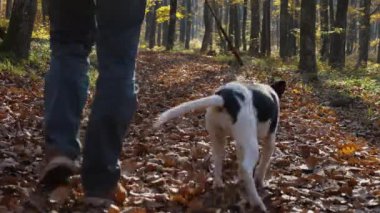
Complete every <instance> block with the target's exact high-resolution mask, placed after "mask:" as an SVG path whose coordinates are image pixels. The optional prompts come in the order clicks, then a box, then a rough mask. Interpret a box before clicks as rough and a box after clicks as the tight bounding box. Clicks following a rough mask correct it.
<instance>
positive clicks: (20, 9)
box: [0, 0, 37, 59]
mask: <svg viewBox="0 0 380 213" xmlns="http://www.w3.org/2000/svg"><path fill="white" fill-rule="evenodd" d="M36 12H37V0H15V1H14V5H13V9H12V16H11V19H10V21H9V27H8V32H7V35H6V36H5V39H4V42H3V43H2V44H1V47H0V49H1V51H7V52H11V53H13V54H14V55H15V56H16V57H17V58H18V59H25V58H27V57H28V56H29V51H30V43H31V40H32V31H33V26H34V20H35V17H36Z"/></svg>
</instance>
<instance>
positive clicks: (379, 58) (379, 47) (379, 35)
mask: <svg viewBox="0 0 380 213" xmlns="http://www.w3.org/2000/svg"><path fill="white" fill-rule="evenodd" d="M377 31H378V32H377V39H379V40H380V24H378V27H377ZM377 63H379V64H380V42H379V44H377Z"/></svg>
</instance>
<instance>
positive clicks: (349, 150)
mask: <svg viewBox="0 0 380 213" xmlns="http://www.w3.org/2000/svg"><path fill="white" fill-rule="evenodd" d="M138 66H139V72H138V81H139V90H140V93H139V110H138V112H137V114H136V117H135V121H134V123H133V124H132V125H131V127H130V131H129V134H128V139H127V141H126V142H125V143H124V151H123V154H122V167H123V177H122V183H123V185H124V186H125V187H126V188H127V191H128V201H127V203H126V204H125V205H124V206H121V209H124V210H125V212H128V211H129V212H131V211H132V210H133V208H132V207H134V206H136V207H142V208H144V209H145V210H147V211H148V212H157V211H164V212H184V211H189V210H191V211H193V212H195V211H198V212H206V211H207V212H215V211H217V210H218V209H221V210H223V211H226V210H231V211H234V210H236V209H237V208H238V206H237V203H238V202H239V201H240V200H241V196H240V190H239V187H237V185H236V184H235V181H234V180H235V178H234V177H235V176H236V163H235V154H234V150H235V148H234V144H233V143H228V146H227V147H226V150H227V156H226V159H225V162H224V180H225V181H226V183H227V186H226V189H224V190H219V191H216V190H213V189H212V188H211V184H212V178H211V177H212V175H211V172H212V165H211V155H210V145H209V139H208V136H207V132H206V131H205V129H204V119H203V117H204V116H203V113H202V112H197V113H194V114H191V115H188V116H186V117H183V118H179V119H176V120H175V121H172V122H169V123H168V124H167V125H166V126H165V127H164V128H161V129H160V130H154V129H152V127H151V124H152V121H153V119H154V118H155V117H156V116H157V114H158V113H159V112H161V111H163V110H165V109H167V108H169V107H170V106H173V105H175V104H178V103H181V102H183V101H187V100H189V99H194V98H197V97H203V96H206V95H209V94H210V93H212V91H213V90H214V89H216V88H217V87H218V86H220V85H221V84H223V83H225V82H228V81H230V80H233V79H235V78H236V76H244V77H245V78H246V79H247V80H253V79H259V80H264V79H266V78H267V75H268V74H267V73H263V72H259V71H257V70H255V68H254V67H248V68H245V69H243V70H236V69H232V68H230V67H229V66H227V65H225V64H222V63H218V62H215V61H213V60H211V59H210V58H207V57H200V56H194V55H186V54H178V53H177V54H168V53H153V52H142V53H141V55H140V57H139V59H138ZM271 75H275V76H276V77H281V78H284V79H286V80H287V81H288V82H289V87H288V88H287V91H286V93H285V95H284V97H283V100H282V105H281V108H282V112H281V124H280V125H281V128H280V130H279V133H278V139H277V145H276V147H277V148H276V151H275V154H274V156H273V158H272V159H273V160H272V164H271V172H270V175H269V177H268V178H267V181H266V185H267V195H266V196H265V203H266V204H267V206H268V207H269V209H270V210H271V212H298V211H299V212H303V211H304V210H314V211H322V212H350V211H353V210H355V209H357V210H360V211H359V212H371V211H372V212H376V211H380V208H379V205H380V161H379V157H380V152H379V150H378V149H376V148H373V147H372V146H371V145H370V144H368V143H367V141H368V138H366V137H356V136H355V134H352V132H351V131H352V128H345V126H347V124H346V123H345V122H347V120H345V119H344V117H343V118H342V116H341V113H340V112H339V111H336V109H334V108H330V107H327V106H324V105H323V104H321V103H320V102H321V100H320V99H319V98H318V97H317V96H315V95H313V91H312V90H310V89H309V88H308V87H305V86H304V85H302V84H301V83H298V82H299V81H298V79H297V76H296V75H295V74H292V72H290V71H283V72H281V73H279V72H274V73H271ZM0 84H1V85H4V87H3V86H1V87H0V95H1V96H0V97H1V98H2V99H4V102H3V101H1V102H3V103H1V104H2V105H0V121H1V126H0V212H1V211H2V210H8V211H9V210H15V209H17V208H18V206H19V203H20V202H22V200H23V199H24V198H25V197H26V196H27V194H28V189H30V188H31V187H32V186H33V184H34V183H35V180H36V178H37V171H38V162H39V161H40V160H41V158H42V154H43V152H42V148H41V147H42V145H43V144H42V141H43V137H42V131H41V127H42V118H41V112H42V111H41V110H42V104H43V102H42V83H41V81H40V80H37V81H30V80H28V79H26V78H22V79H19V78H12V79H9V77H8V76H6V75H4V74H0ZM353 128H354V127H353ZM373 140H377V139H376V138H373ZM372 142H373V141H372ZM375 142H376V141H375ZM81 196H82V194H81V189H80V188H74V189H73V190H72V192H71V196H70V199H69V200H68V201H67V202H66V203H65V204H64V205H61V206H59V205H52V207H51V208H55V209H56V208H60V209H61V211H63V212H66V211H67V212H71V211H73V209H74V210H75V209H78V208H80V207H79V206H80V203H81V202H80V198H81ZM135 210H137V209H135ZM140 210H142V209H140Z"/></svg>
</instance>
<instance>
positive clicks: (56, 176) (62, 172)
mask: <svg viewBox="0 0 380 213" xmlns="http://www.w3.org/2000/svg"><path fill="white" fill-rule="evenodd" d="M77 171H78V167H77V166H76V165H75V162H74V161H73V160H71V159H70V158H68V157H66V156H55V157H52V158H51V159H50V160H48V163H47V165H46V167H45V168H44V169H43V171H42V173H41V176H40V179H39V181H38V183H39V185H40V186H41V187H42V188H44V189H45V190H47V191H51V190H53V189H55V188H57V187H58V186H62V185H68V184H69V177H70V176H72V175H74V174H75V173H77Z"/></svg>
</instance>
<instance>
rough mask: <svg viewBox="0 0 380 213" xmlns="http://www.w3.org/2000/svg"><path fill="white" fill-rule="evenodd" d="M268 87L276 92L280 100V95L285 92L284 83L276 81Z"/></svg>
mask: <svg viewBox="0 0 380 213" xmlns="http://www.w3.org/2000/svg"><path fill="white" fill-rule="evenodd" d="M270 86H271V87H272V88H273V89H274V91H276V93H277V95H278V97H279V98H281V96H282V94H283V93H284V92H285V87H286V82H285V81H276V82H274V83H273V84H272V85H270Z"/></svg>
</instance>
